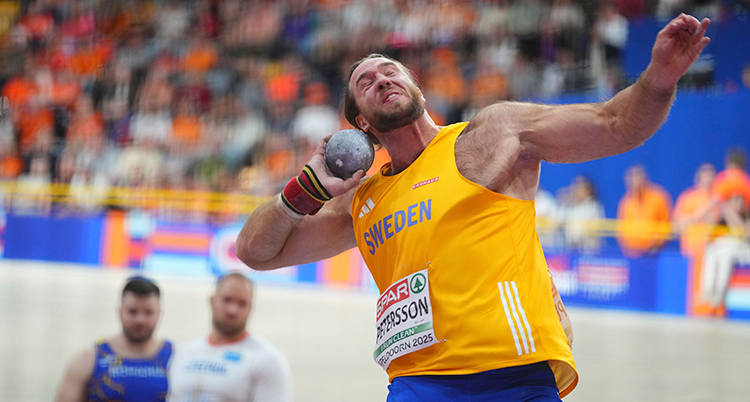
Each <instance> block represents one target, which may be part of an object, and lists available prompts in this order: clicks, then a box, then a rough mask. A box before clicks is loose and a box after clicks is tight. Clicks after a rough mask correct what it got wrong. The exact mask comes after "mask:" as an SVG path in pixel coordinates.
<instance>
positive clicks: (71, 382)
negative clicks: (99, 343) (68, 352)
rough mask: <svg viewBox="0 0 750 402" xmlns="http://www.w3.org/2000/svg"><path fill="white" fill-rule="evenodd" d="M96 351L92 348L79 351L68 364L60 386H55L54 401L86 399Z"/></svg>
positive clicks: (79, 400)
mask: <svg viewBox="0 0 750 402" xmlns="http://www.w3.org/2000/svg"><path fill="white" fill-rule="evenodd" d="M95 357H96V353H95V352H94V349H93V348H89V349H86V350H83V351H81V352H79V353H78V354H77V355H76V356H75V357H73V360H72V361H71V362H70V364H69V365H68V367H67V369H66V370H65V374H64V375H63V378H62V381H61V382H60V386H59V387H58V388H57V396H56V397H55V401H56V402H83V401H85V400H86V386H87V384H88V382H89V379H91V374H92V373H93V372H94V360H95Z"/></svg>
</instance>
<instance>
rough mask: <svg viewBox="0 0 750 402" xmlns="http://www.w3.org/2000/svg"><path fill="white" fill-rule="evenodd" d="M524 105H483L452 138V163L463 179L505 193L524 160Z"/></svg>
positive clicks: (534, 163) (526, 159) (526, 108)
mask: <svg viewBox="0 0 750 402" xmlns="http://www.w3.org/2000/svg"><path fill="white" fill-rule="evenodd" d="M529 110H530V109H529V106H528V104H523V103H517V102H502V103H497V104H494V105H491V106H488V107H486V108H484V109H483V110H482V111H480V112H479V113H477V115H476V116H475V117H474V118H472V119H471V121H470V122H469V124H468V125H467V126H466V129H464V132H463V133H461V135H460V136H459V137H458V140H457V141H456V164H457V166H458V169H459V171H460V172H461V174H462V175H464V176H465V177H466V178H467V179H469V180H471V181H473V182H475V183H477V184H480V185H482V186H485V187H487V188H489V189H490V190H493V191H497V192H505V190H506V189H507V186H508V185H509V183H510V182H511V181H513V180H514V179H515V178H516V177H517V176H518V175H519V174H520V171H519V168H523V167H524V166H525V165H526V164H527V162H531V163H530V164H529V166H530V167H531V168H532V169H535V167H536V166H538V160H535V159H534V158H531V157H530V156H529V155H525V154H524V152H523V148H522V143H521V137H522V135H523V133H524V132H525V130H528V129H529V125H528V124H525V123H524V122H525V121H527V120H528V117H527V116H528V115H530V113H529Z"/></svg>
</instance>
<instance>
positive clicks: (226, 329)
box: [213, 315, 247, 339]
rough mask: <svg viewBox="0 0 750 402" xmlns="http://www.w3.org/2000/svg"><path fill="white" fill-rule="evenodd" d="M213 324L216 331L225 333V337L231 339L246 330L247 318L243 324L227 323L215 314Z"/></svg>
mask: <svg viewBox="0 0 750 402" xmlns="http://www.w3.org/2000/svg"><path fill="white" fill-rule="evenodd" d="M213 324H214V329H215V330H216V331H218V332H219V333H221V334H222V335H224V337H226V338H229V339H231V338H235V337H237V336H239V335H240V334H242V333H243V332H245V327H246V326H247V320H245V321H243V322H242V323H241V324H237V325H232V324H227V323H225V322H223V321H220V320H219V319H217V318H216V316H215V315H214V318H213Z"/></svg>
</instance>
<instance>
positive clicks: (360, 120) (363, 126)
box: [354, 114, 370, 133]
mask: <svg viewBox="0 0 750 402" xmlns="http://www.w3.org/2000/svg"><path fill="white" fill-rule="evenodd" d="M354 121H355V122H357V125H358V126H359V128H360V130H362V132H365V133H366V132H368V131H369V130H370V123H368V122H367V119H365V118H364V117H362V115H361V114H359V115H357V117H355V118H354Z"/></svg>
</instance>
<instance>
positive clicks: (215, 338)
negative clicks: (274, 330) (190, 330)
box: [208, 329, 250, 345]
mask: <svg viewBox="0 0 750 402" xmlns="http://www.w3.org/2000/svg"><path fill="white" fill-rule="evenodd" d="M248 335H250V333H249V332H247V331H243V332H242V333H240V334H239V335H225V334H223V333H221V332H219V331H217V330H216V329H213V330H211V334H209V335H208V343H210V344H212V345H224V344H227V343H234V342H238V341H241V340H243V339H245V338H247V336H248Z"/></svg>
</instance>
